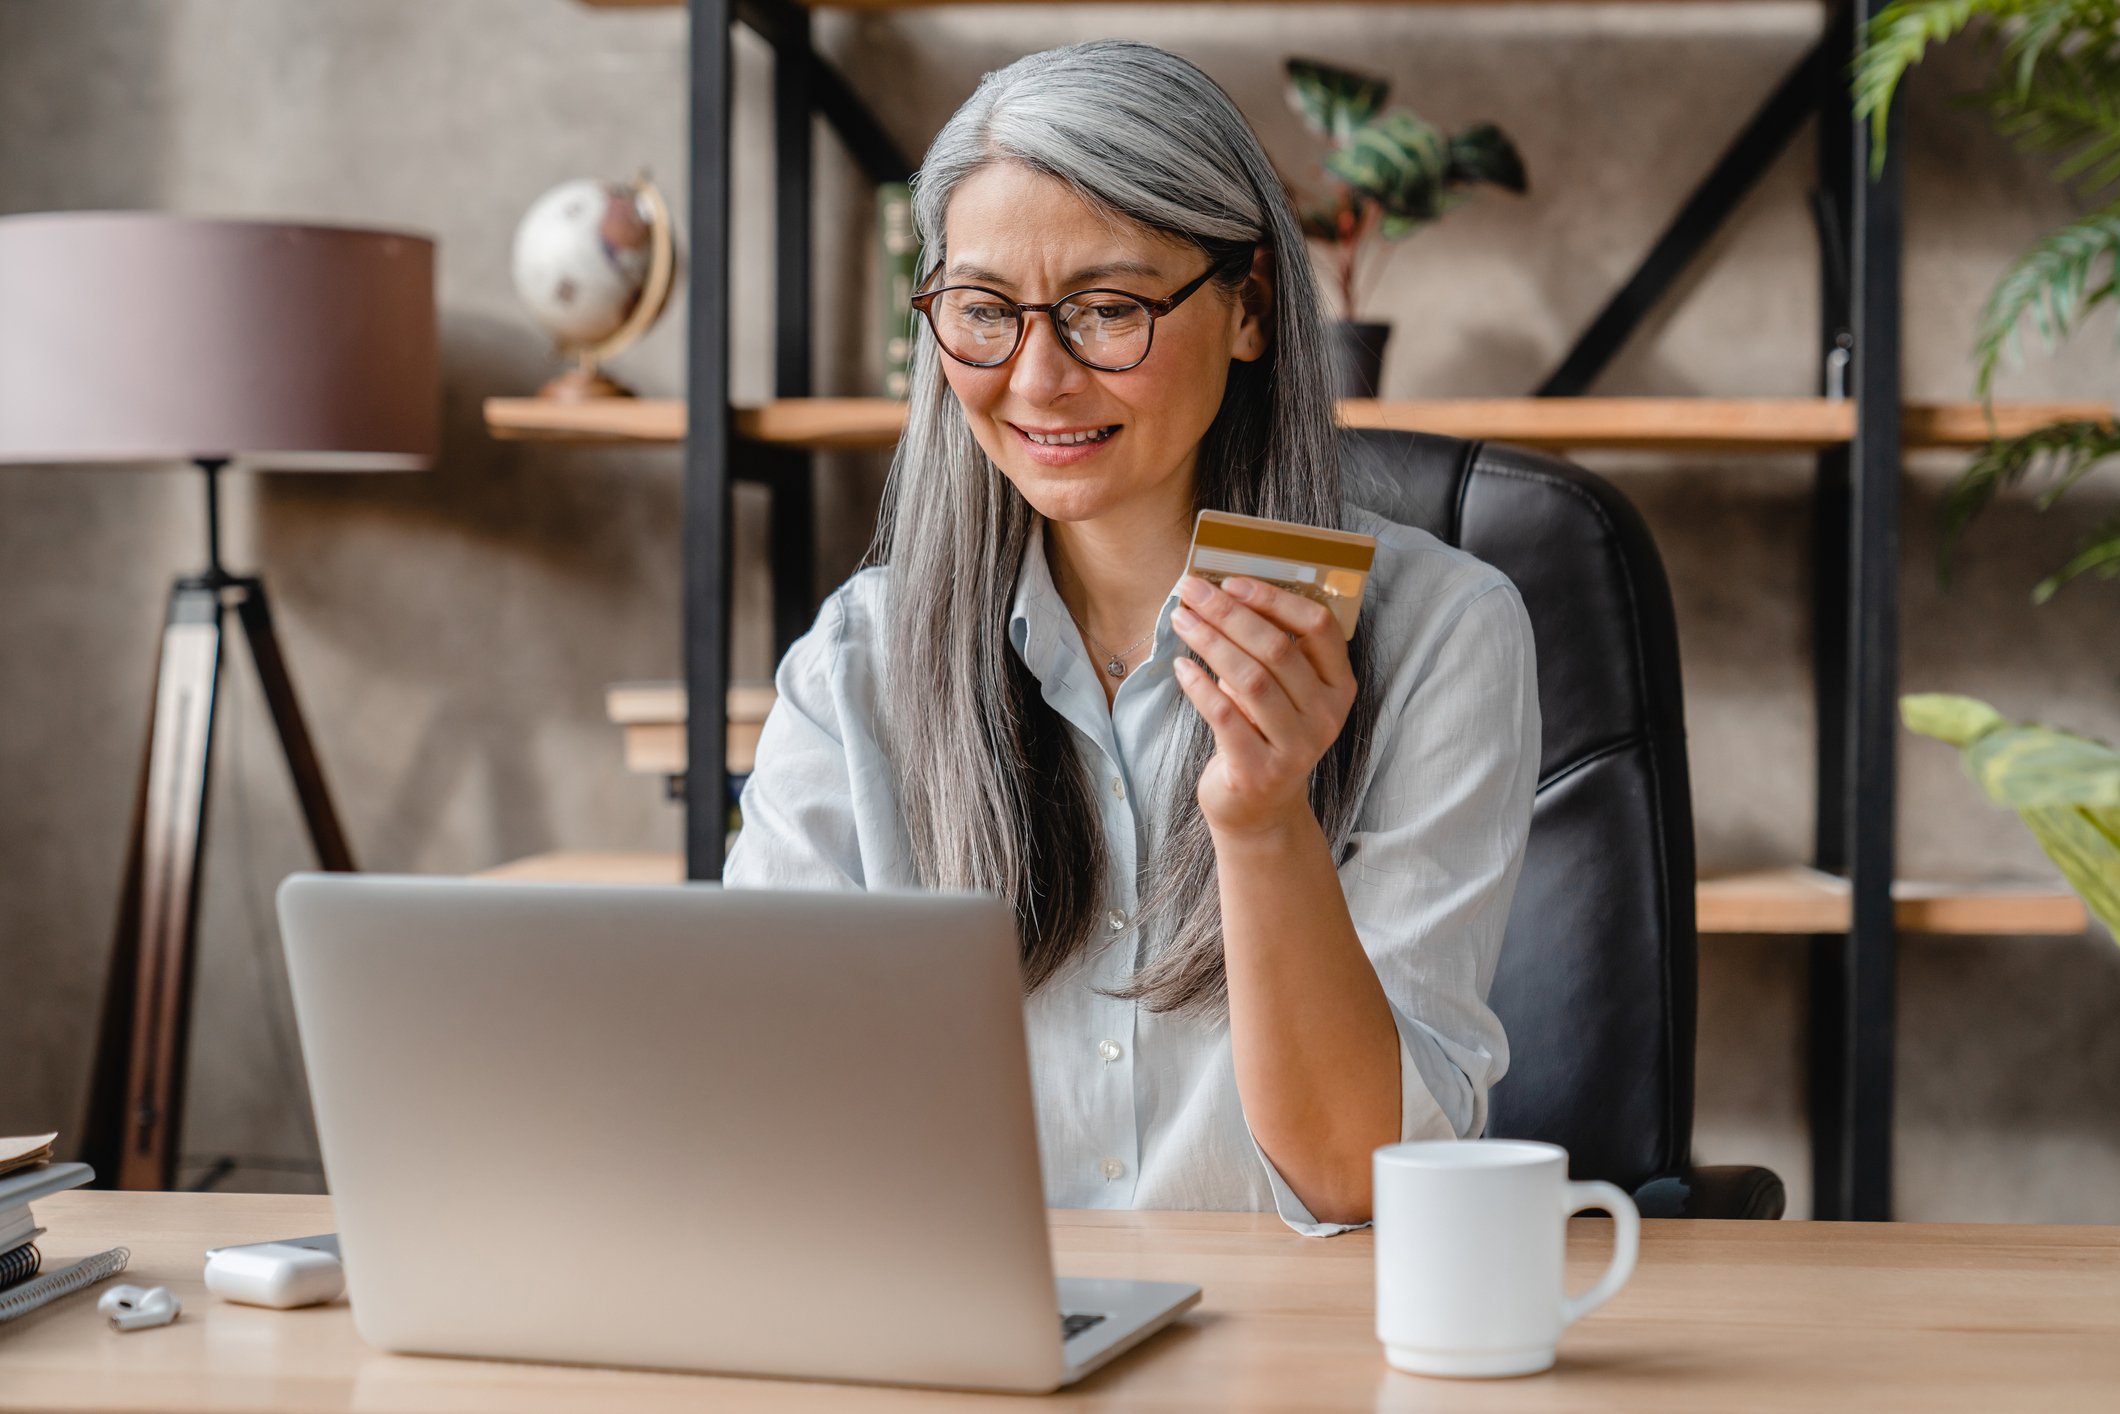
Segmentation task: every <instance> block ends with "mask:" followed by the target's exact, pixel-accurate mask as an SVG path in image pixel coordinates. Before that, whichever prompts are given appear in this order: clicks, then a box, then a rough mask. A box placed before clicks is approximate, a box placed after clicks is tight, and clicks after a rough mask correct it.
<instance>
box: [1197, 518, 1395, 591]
mask: <svg viewBox="0 0 2120 1414" xmlns="http://www.w3.org/2000/svg"><path fill="white" fill-rule="evenodd" d="M1193 543H1194V544H1195V545H1196V546H1198V547H1199V548H1200V549H1202V550H1208V549H1213V550H1226V551H1228V552H1230V553H1232V554H1237V555H1260V556H1264V557H1266V558H1268V559H1275V560H1312V561H1315V562H1317V563H1318V564H1323V565H1331V566H1332V567H1333V568H1335V569H1343V570H1359V571H1361V572H1363V573H1365V574H1366V573H1367V572H1368V570H1369V567H1370V565H1371V563H1372V562H1374V560H1375V559H1376V553H1377V550H1376V542H1375V541H1373V540H1369V539H1368V537H1366V536H1364V537H1361V538H1360V539H1359V540H1357V539H1356V538H1355V537H1352V536H1350V537H1348V538H1347V539H1345V540H1343V539H1341V538H1339V537H1338V536H1326V535H1319V534H1304V533H1302V532H1300V531H1297V530H1294V529H1289V530H1279V529H1272V530H1269V529H1266V528H1263V527H1261V526H1258V525H1233V524H1231V523H1230V522H1229V521H1227V520H1222V519H1218V518H1213V517H1211V516H1208V515H1202V516H1201V517H1200V522H1199V525H1198V527H1197V528H1196V529H1195V531H1194V533H1193ZM1276 577H1277V578H1285V576H1276Z"/></svg>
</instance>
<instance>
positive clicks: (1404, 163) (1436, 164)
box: [1325, 108, 1450, 221]
mask: <svg viewBox="0 0 2120 1414" xmlns="http://www.w3.org/2000/svg"><path fill="white" fill-rule="evenodd" d="M1325 167H1326V170H1328V171H1330V172H1331V173H1332V174H1333V175H1334V176H1336V177H1338V178H1340V180H1342V181H1344V182H1346V183H1347V184H1348V185H1349V186H1350V187H1353V188H1354V189H1355V190H1356V191H1358V192H1360V193H1361V194H1362V195H1364V196H1367V197H1369V198H1370V199H1371V200H1373V201H1375V202H1376V203H1377V205H1378V206H1380V207H1382V208H1383V210H1384V214H1385V215H1387V216H1399V217H1410V218H1413V219H1414V220H1418V221H1433V220H1434V219H1435V218H1436V217H1438V216H1440V215H1442V213H1443V193H1444V185H1445V183H1446V182H1447V181H1448V179H1449V176H1450V143H1449V140H1448V139H1447V138H1445V137H1444V136H1443V132H1442V129H1440V128H1438V127H1436V126H1435V124H1433V123H1430V122H1427V121H1425V120H1424V119H1422V118H1419V117H1416V116H1415V115H1414V114H1412V113H1409V112H1407V111H1406V110H1405V109H1403V108H1401V109H1398V110H1396V111H1394V112H1391V113H1386V114H1385V115H1384V116H1383V117H1381V118H1375V119H1372V120H1371V121H1369V122H1367V123H1365V124H1363V125H1362V127H1361V129H1360V130H1359V131H1357V132H1356V133H1355V135H1354V140H1353V141H1352V142H1350V143H1349V144H1348V145H1347V146H1345V147H1343V148H1341V149H1340V150H1339V151H1337V152H1335V153H1333V154H1332V155H1331V156H1330V157H1328V158H1326V159H1325Z"/></svg>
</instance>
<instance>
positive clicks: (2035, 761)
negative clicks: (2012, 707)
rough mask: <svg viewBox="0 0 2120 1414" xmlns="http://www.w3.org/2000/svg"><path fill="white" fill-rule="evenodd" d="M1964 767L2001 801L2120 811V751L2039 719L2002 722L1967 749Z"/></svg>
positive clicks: (2023, 806) (2020, 807)
mask: <svg viewBox="0 0 2120 1414" xmlns="http://www.w3.org/2000/svg"><path fill="white" fill-rule="evenodd" d="M1965 766H1966V770H1967V772H1968V773H1970V774H1971V775H1972V777H1973V779H1974V780H1976V781H1978V782H1979V783H1980V785H1981V788H1982V789H1984V790H1985V791H1987V793H1988V799H1990V800H1992V801H1994V802H1995V803H1996V804H1997V805H2007V806H2010V807H2012V808H2013V809H2018V810H2026V809H2032V808H2036V807H2042V806H2059V805H2080V806H2088V807H2092V808H2095V809H2101V810H2120V751H2115V750H2113V748H2111V747H2110V746H2107V745H2106V744H2105V743H2104V742H2102V741H2093V740H2091V739H2090V738H2089V737H2081V736H2076V735H2074V734H2073V733H2070V732H2064V731H2059V730H2057V729H2055V728H2053V727H2043V726H2040V725H2039V724H2038V723H2036V722H2026V723H2024V724H2022V725H2018V726H2003V727H1999V728H1997V729H1995V730H1993V731H1988V732H1984V733H1982V734H1981V736H1980V737H1979V739H1978V740H1976V741H1974V742H1973V743H1972V744H1971V745H1970V746H1968V747H1967V748H1966V752H1965Z"/></svg>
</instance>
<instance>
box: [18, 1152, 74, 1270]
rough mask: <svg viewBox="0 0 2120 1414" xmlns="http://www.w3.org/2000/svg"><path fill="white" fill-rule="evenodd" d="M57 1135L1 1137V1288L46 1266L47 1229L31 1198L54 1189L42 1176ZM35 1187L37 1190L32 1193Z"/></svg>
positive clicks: (48, 1165)
mask: <svg viewBox="0 0 2120 1414" xmlns="http://www.w3.org/2000/svg"><path fill="white" fill-rule="evenodd" d="M58 1138H59V1136H58V1135H57V1134H31V1135H26V1136H24V1137H22V1138H18V1139H0V1291H5V1290H7V1289H8V1288H9V1287H11V1286H17V1285H19V1284H21V1283H22V1282H25V1281H28V1280H29V1279H30V1278H31V1277H33V1276H35V1275H36V1274H37V1268H38V1267H39V1266H41V1265H43V1261H44V1259H43V1257H42V1256H41V1255H40V1254H39V1253H38V1251H37V1238H38V1236H39V1235H40V1234H41V1233H42V1232H43V1231H44V1229H43V1228H41V1227H38V1226H37V1220H36V1219H35V1218H33V1217H31V1216H30V1211H29V1200H30V1198H31V1197H38V1198H41V1197H43V1196H44V1194H45V1193H46V1192H49V1191H52V1190H50V1189H48V1188H46V1187H45V1185H44V1183H43V1179H44V1178H45V1177H46V1176H47V1173H48V1171H49V1169H50V1166H51V1158H52V1145H53V1144H54V1143H56V1142H57V1141H58ZM66 1167H68V1168H73V1167H77V1166H76V1165H72V1164H69V1165H66ZM65 1186H66V1187H72V1186H73V1185H71V1184H67V1185H65ZM32 1188H34V1189H35V1190H36V1191H35V1192H34V1193H32V1192H30V1190H31V1189H32Z"/></svg>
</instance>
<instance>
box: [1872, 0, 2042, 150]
mask: <svg viewBox="0 0 2120 1414" xmlns="http://www.w3.org/2000/svg"><path fill="white" fill-rule="evenodd" d="M2023 8H2025V0H1898V3H1896V4H1893V5H1888V6H1886V7H1885V8H1884V9H1883V10H1881V11H1879V12H1878V13H1877V15H1876V16H1875V17H1874V18H1872V19H1871V21H1870V23H1869V25H1868V27H1867V28H1866V29H1865V30H1864V31H1863V46H1862V52H1861V53H1859V54H1857V55H1856V56H1855V121H1856V122H1858V123H1868V124H1869V125H1870V175H1871V176H1873V177H1874V176H1876V175H1877V174H1878V173H1880V172H1882V171H1883V170H1884V154H1885V115H1886V114H1888V113H1890V112H1891V110H1892V95H1893V94H1894V93H1896V92H1898V90H1899V81H1900V80H1901V79H1903V78H1905V77H1906V73H1907V70H1909V69H1911V68H1913V67H1914V66H1915V65H1916V64H1918V63H1920V62H1921V58H1922V56H1923V55H1924V54H1926V53H1927V52H1928V50H1929V46H1931V45H1934V44H1941V43H1943V42H1944V41H1945V40H1947V39H1950V38H1951V37H1952V36H1954V35H1956V34H1958V33H1959V32H1960V31H1962V30H1964V29H1965V27H1966V26H1967V25H1969V24H1971V23H1972V22H1973V21H1974V20H1975V19H1978V18H1979V17H1981V16H1983V15H1985V16H1988V17H1989V18H1992V19H2000V18H2003V17H2005V16H2009V15H2014V14H2016V13H2017V12H2018V11H2020V10H2022V9H2023Z"/></svg>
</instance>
